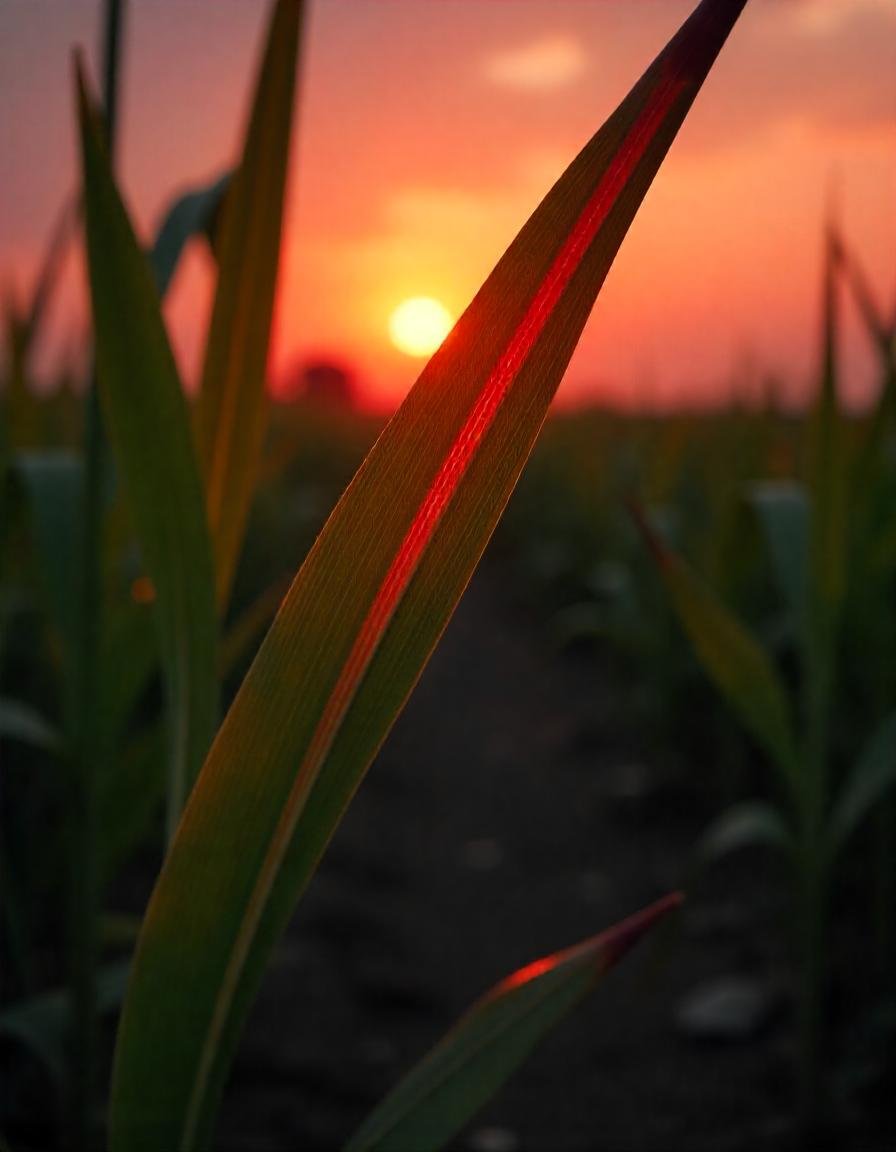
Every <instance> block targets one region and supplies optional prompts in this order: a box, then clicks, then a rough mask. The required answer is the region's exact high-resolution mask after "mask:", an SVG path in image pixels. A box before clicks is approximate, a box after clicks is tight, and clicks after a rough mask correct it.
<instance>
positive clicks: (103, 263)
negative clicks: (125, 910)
mask: <svg viewBox="0 0 896 1152" xmlns="http://www.w3.org/2000/svg"><path fill="white" fill-rule="evenodd" d="M78 108H79V119H80V129H81V145H82V155H83V164H84V198H85V210H86V224H87V260H88V268H89V274H90V295H91V301H92V305H93V322H94V330H95V335H96V359H97V374H98V379H99V383H100V389H101V394H102V402H103V410H104V414H105V420H106V423H107V426H108V430H109V439H110V441H111V443H112V447H113V450H114V452H115V456H116V459H117V462H118V466H119V468H120V470H121V474H122V477H123V481H124V487H125V489H126V494H127V498H128V501H129V504H130V508H131V512H132V515H133V520H134V524H135V526H136V530H137V535H138V538H139V541H140V547H141V550H142V553H143V558H144V561H145V564H146V570H147V572H148V573H149V576H150V577H151V579H152V581H153V584H154V585H155V590H156V601H155V607H156V612H157V619H158V621H159V633H160V644H161V652H162V663H163V667H164V669H165V676H166V684H167V691H168V695H169V714H170V722H171V742H172V754H171V761H170V763H171V783H170V795H169V804H170V812H171V818H170V821H169V822H170V823H173V818H174V817H175V816H176V814H177V812H178V811H179V810H180V807H181V806H182V804H183V800H184V798H185V797H186V795H187V793H188V791H189V789H190V786H191V784H192V782H193V779H194V778H195V776H196V774H197V773H198V771H199V768H200V766H201V764H202V760H203V757H204V756H205V753H206V751H207V750H208V746H209V743H210V740H211V736H212V734H213V732H214V727H215V720H216V713H217V678H216V673H215V658H216V646H217V636H216V629H217V624H216V617H215V603H214V576H213V568H212V558H211V548H210V545H209V537H208V530H207V527H206V520H205V508H204V501H203V495H202V485H201V482H200V479H199V473H198V470H197V467H196V461H195V457H194V455H193V445H192V441H191V434H190V425H189V418H188V414H187V407H186V402H185V400H184V395H183V391H182V389H181V384H180V380H179V378H178V374H177V369H176V367H175V364H174V358H173V356H172V354H171V348H170V345H169V343H168V337H167V334H166V332H165V327H164V325H163V323H162V317H161V314H160V311H159V298H158V294H157V292H156V288H155V284H154V283H153V278H152V273H151V271H150V268H149V264H148V262H147V259H146V257H145V255H144V254H143V252H142V251H141V249H140V247H139V245H138V243H137V238H136V236H135V235H134V230H133V228H132V226H131V223H130V220H129V219H128V216H127V213H126V211H125V208H124V205H123V204H122V202H121V199H120V197H119V194H118V190H117V188H116V187H115V182H114V180H113V177H112V172H111V169H110V166H109V159H108V155H107V153H106V149H105V145H104V142H103V136H102V129H101V127H100V121H99V119H98V117H97V114H96V112H95V110H94V109H93V108H92V107H91V106H90V103H89V100H88V97H87V93H86V89H85V86H84V81H83V76H82V74H81V72H80V69H79V71H78Z"/></svg>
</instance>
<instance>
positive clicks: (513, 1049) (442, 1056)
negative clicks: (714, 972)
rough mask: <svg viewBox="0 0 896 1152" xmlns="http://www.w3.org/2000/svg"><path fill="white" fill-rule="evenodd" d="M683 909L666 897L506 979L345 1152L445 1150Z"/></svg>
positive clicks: (677, 901)
mask: <svg viewBox="0 0 896 1152" xmlns="http://www.w3.org/2000/svg"><path fill="white" fill-rule="evenodd" d="M680 903H681V897H680V895H678V894H673V895H671V896H667V897H666V898H665V899H664V900H660V901H658V902H657V903H656V904H652V905H651V906H650V907H649V908H645V909H644V911H643V912H639V913H638V914H636V915H635V916H631V917H629V919H628V920H624V921H623V922H622V923H621V924H617V925H616V926H615V927H613V928H609V929H608V930H607V931H606V932H602V933H601V934H600V935H599V936H595V937H593V939H591V940H586V941H585V942H584V943H583V944H579V945H578V946H577V947H574V948H569V949H567V950H565V951H563V952H557V953H555V954H554V955H553V956H545V957H543V958H542V959H540V960H536V961H534V962H533V963H532V964H529V965H527V966H526V967H525V968H521V969H520V970H519V971H518V972H514V973H513V975H512V976H508V977H507V979H506V980H502V981H501V983H500V984H498V985H497V986H496V987H495V988H493V989H492V990H491V991H490V992H488V993H487V994H486V995H485V996H484V997H483V998H482V999H481V1000H479V1001H478V1002H477V1003H476V1004H474V1005H473V1007H472V1008H470V1010H469V1011H468V1012H467V1013H466V1014H465V1015H464V1016H463V1017H462V1018H461V1019H460V1020H459V1021H458V1022H457V1024H456V1025H455V1026H454V1028H453V1029H452V1030H451V1031H450V1032H449V1033H448V1034H447V1036H445V1037H444V1039H443V1040H442V1041H441V1042H440V1043H439V1044H438V1045H437V1046H436V1047H435V1048H433V1049H432V1051H431V1052H430V1053H429V1054H428V1055H427V1056H426V1057H425V1058H424V1059H423V1060H422V1061H421V1062H420V1063H419V1064H418V1065H417V1066H416V1067H415V1068H413V1069H412V1070H411V1072H409V1073H408V1075H407V1076H406V1077H405V1078H404V1080H402V1081H401V1083H400V1084H399V1085H398V1086H397V1087H396V1088H395V1089H394V1090H393V1091H392V1092H391V1093H390V1094H389V1095H388V1096H387V1097H386V1099H385V1100H383V1102H382V1103H381V1104H380V1105H379V1106H378V1107H377V1108H376V1110H375V1111H374V1112H373V1113H372V1115H371V1116H370V1117H368V1119H367V1120H366V1121H365V1122H364V1124H363V1125H362V1126H361V1127H360V1128H359V1130H358V1131H357V1132H356V1133H355V1135H354V1136H353V1137H352V1139H351V1140H350V1141H349V1143H348V1145H347V1146H346V1152H374V1149H376V1150H378V1152H387V1150H388V1152H436V1150H437V1149H439V1148H443V1147H444V1146H445V1145H446V1144H447V1143H448V1141H449V1140H450V1139H451V1137H452V1136H454V1134H455V1133H456V1132H458V1131H459V1130H460V1129H461V1128H462V1127H463V1125H464V1124H465V1123H466V1122H467V1120H469V1119H470V1118H471V1117H472V1116H473V1115H475V1113H476V1112H478V1110H479V1109H480V1108H481V1107H482V1106H483V1105H484V1104H485V1103H486V1102H487V1101H488V1100H489V1099H490V1098H491V1097H492V1096H493V1095H494V1094H495V1093H496V1092H497V1091H498V1089H499V1088H500V1087H501V1085H502V1084H504V1083H505V1081H506V1080H508V1079H509V1077H510V1076H511V1074H512V1073H513V1072H514V1071H515V1070H516V1069H517V1068H518V1067H519V1065H520V1064H522V1062H523V1061H524V1060H525V1059H526V1057H527V1056H528V1055H529V1054H530V1052H531V1051H532V1050H533V1049H534V1048H535V1046H536V1045H537V1044H538V1043H539V1041H540V1040H541V1039H542V1038H543V1037H544V1036H545V1035H546V1033H547V1032H549V1031H550V1029H551V1028H553V1027H554V1025H555V1024H557V1023H558V1022H559V1021H560V1020H561V1019H562V1018H563V1017H564V1016H566V1015H567V1013H568V1012H570V1011H571V1009H572V1008H574V1007H575V1006H576V1004H578V1003H579V1001H580V1000H582V998H583V997H584V996H586V995H587V994H588V993H589V992H591V991H592V989H593V988H594V987H595V985H597V984H598V983H599V982H600V980H601V979H602V978H603V977H604V976H605V975H606V973H607V972H609V971H610V969H611V968H613V967H614V966H615V965H616V964H617V963H618V961H619V960H621V959H622V957H623V956H624V955H625V954H626V953H627V952H628V951H629V949H630V948H632V947H633V946H634V945H635V944H637V942H638V941H639V940H640V939H641V937H642V936H643V935H644V933H645V932H647V931H648V930H649V929H650V928H652V927H653V926H654V925H655V924H656V923H657V921H658V920H660V919H661V918H662V917H663V916H665V915H666V914H667V913H668V912H670V911H671V910H672V909H673V908H676V907H678V905H679V904H680Z"/></svg>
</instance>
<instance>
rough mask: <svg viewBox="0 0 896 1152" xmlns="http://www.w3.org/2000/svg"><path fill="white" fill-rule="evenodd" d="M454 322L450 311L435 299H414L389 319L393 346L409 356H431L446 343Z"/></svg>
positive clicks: (402, 304)
mask: <svg viewBox="0 0 896 1152" xmlns="http://www.w3.org/2000/svg"><path fill="white" fill-rule="evenodd" d="M453 323H454V320H453V318H452V316H451V313H450V312H449V311H448V309H447V308H446V307H445V306H444V304H441V303H440V302H439V301H438V300H434V299H433V298H432V297H431V296H412V297H411V299H409V300H405V301H404V302H403V303H401V304H399V305H398V307H397V308H396V309H395V311H394V312H393V313H392V315H391V316H390V317H389V336H390V338H391V340H392V343H393V344H394V345H395V347H396V348H398V349H399V350H400V351H402V352H404V353H406V354H407V355H408V356H429V355H431V354H432V353H433V352H435V350H436V348H438V346H439V345H440V344H441V343H442V341H443V340H444V339H445V337H446V336H447V335H448V333H449V332H450V331H451V326H452V325H453Z"/></svg>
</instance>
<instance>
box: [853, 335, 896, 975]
mask: <svg viewBox="0 0 896 1152" xmlns="http://www.w3.org/2000/svg"><path fill="white" fill-rule="evenodd" d="M894 341H896V333H893V332H890V333H882V339H881V359H882V361H883V363H884V373H883V379H882V381H881V398H880V401H879V403H878V405H877V408H876V410H875V412H874V414H873V417H872V425H871V430H870V433H869V437H868V446H867V452H866V453H865V454H863V459H864V460H865V461H866V464H867V466H868V467H874V466H877V467H880V465H881V463H882V461H883V458H884V451H885V447H886V442H887V433H888V432H889V430H890V429H891V427H892V425H893V422H894V408H896V349H894ZM861 491H862V489H860V488H859V487H858V486H857V487H856V492H858V493H861ZM889 591H890V595H891V597H892V593H893V587H892V580H891V581H890V587H889ZM892 603H893V601H892V599H891V600H890V603H889V604H884V605H882V607H883V608H884V611H885V612H888V613H889V615H887V616H885V617H884V618H883V621H882V623H883V627H884V628H885V629H886V632H887V635H886V637H885V643H887V642H889V643H893V642H896V637H894V635H893V631H894V629H893V627H892ZM894 689H896V684H894V682H893V677H892V675H891V676H882V677H880V679H879V681H878V694H879V696H878V701H877V704H878V714H879V715H883V714H884V712H885V711H886V709H887V707H889V704H890V702H891V701H892V700H893V699H894ZM874 840H875V843H874V848H875V852H874V913H873V915H874V937H875V943H876V946H877V970H878V978H879V980H880V983H881V989H882V991H883V992H884V993H886V992H887V990H888V989H889V987H892V984H893V970H894V966H896V954H894V953H896V933H894V931H893V909H894V908H896V849H894V843H896V801H894V800H893V798H892V797H890V798H889V799H888V800H887V801H886V802H885V803H884V804H882V805H881V806H880V808H879V810H878V812H877V814H876V816H875V820H874Z"/></svg>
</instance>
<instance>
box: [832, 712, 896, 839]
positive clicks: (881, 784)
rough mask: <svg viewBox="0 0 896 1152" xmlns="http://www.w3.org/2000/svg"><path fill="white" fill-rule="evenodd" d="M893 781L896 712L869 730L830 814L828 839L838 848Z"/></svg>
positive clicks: (895, 765)
mask: <svg viewBox="0 0 896 1152" xmlns="http://www.w3.org/2000/svg"><path fill="white" fill-rule="evenodd" d="M894 782H896V712H891V713H890V715H889V716H887V717H886V719H885V720H884V721H883V723H882V724H881V725H880V727H879V728H877V729H876V730H875V732H873V733H872V735H871V737H870V738H869V740H868V742H867V744H866V745H865V748H864V749H863V751H862V753H861V755H860V756H859V758H858V760H857V761H856V763H855V765H854V767H853V768H852V770H851V771H850V773H849V775H848V776H847V778H846V780H845V781H844V783H843V788H842V791H841V793H840V796H839V798H838V799H837V802H836V804H835V805H834V810H833V812H832V814H831V827H830V841H831V847H832V851H833V852H839V851H840V850H841V849H842V848H843V846H844V845H845V844H846V842H847V841H848V840H849V838H850V837H851V836H852V834H853V833H854V832H855V831H856V829H857V828H859V827H860V826H861V824H862V821H863V820H864V819H865V818H866V817H867V816H868V814H869V813H870V812H871V809H872V808H873V807H874V805H875V804H876V803H877V802H878V801H879V800H881V799H882V798H883V796H884V795H885V794H886V792H887V791H888V789H890V788H892V786H893V784H894Z"/></svg>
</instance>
